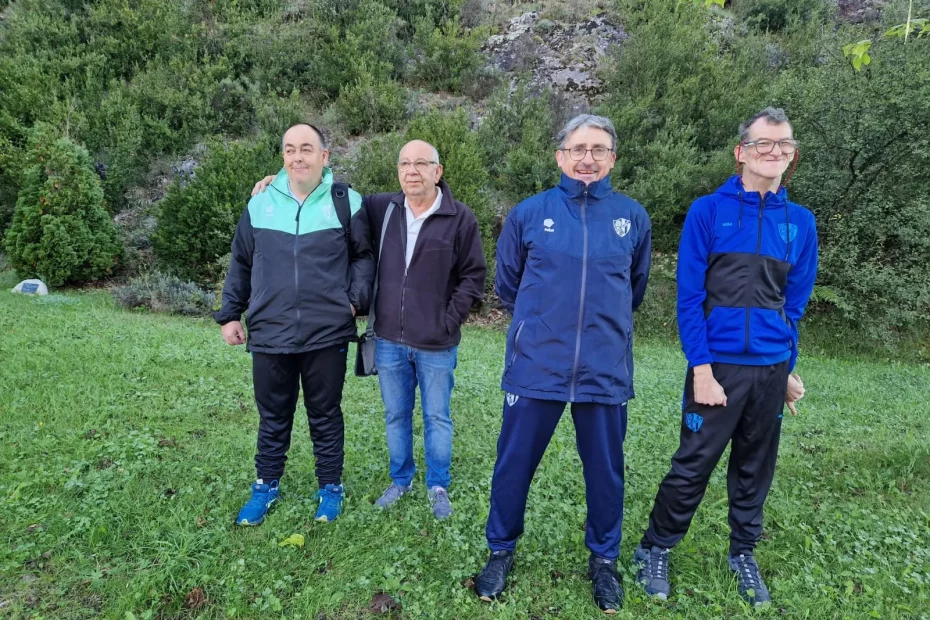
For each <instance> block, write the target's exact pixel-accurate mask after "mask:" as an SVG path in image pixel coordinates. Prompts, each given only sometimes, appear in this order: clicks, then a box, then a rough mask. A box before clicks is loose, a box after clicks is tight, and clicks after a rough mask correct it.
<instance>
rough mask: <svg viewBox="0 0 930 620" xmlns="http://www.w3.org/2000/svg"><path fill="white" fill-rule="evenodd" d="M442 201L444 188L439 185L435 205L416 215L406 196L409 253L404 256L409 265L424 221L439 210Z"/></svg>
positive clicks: (405, 209)
mask: <svg viewBox="0 0 930 620" xmlns="http://www.w3.org/2000/svg"><path fill="white" fill-rule="evenodd" d="M440 203H442V190H441V189H439V188H438V187H437V188H436V200H434V201H433V206H432V207H430V208H429V209H427V210H426V211H424V212H423V213H422V214H421V215H420V217H414V215H413V211H411V210H410V204H409V203H408V202H407V197H406V196H404V213H406V214H407V255H406V256H405V257H404V258H405V260H406V262H407V267H409V266H410V259H411V258H412V257H413V249H414V247H416V245H417V237H419V236H420V229H421V228H423V222H425V221H426V218H428V217H429V216H431V215H432V214H433V213H436V211H438V210H439V205H440Z"/></svg>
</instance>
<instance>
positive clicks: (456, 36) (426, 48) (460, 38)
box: [413, 17, 487, 93]
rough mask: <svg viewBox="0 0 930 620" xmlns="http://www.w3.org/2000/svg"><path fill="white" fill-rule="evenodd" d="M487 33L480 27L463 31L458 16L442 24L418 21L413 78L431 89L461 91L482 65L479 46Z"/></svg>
mask: <svg viewBox="0 0 930 620" xmlns="http://www.w3.org/2000/svg"><path fill="white" fill-rule="evenodd" d="M486 34H487V33H486V32H485V29H481V28H476V29H473V30H471V31H469V32H465V31H464V30H463V29H462V27H461V25H460V23H459V19H458V17H455V18H453V19H450V20H448V21H446V22H445V23H443V24H442V26H436V25H434V24H433V22H432V20H430V19H429V18H426V17H424V18H421V19H419V20H417V22H416V32H415V35H414V46H415V48H416V51H415V54H416V63H415V66H414V70H413V74H414V79H415V80H416V82H417V83H418V84H420V85H421V86H423V87H425V88H429V89H430V90H447V91H451V92H454V93H460V92H462V90H463V88H464V85H465V84H467V83H468V82H469V80H471V79H472V77H473V76H474V74H475V73H476V71H478V69H479V68H480V67H481V66H482V65H483V64H484V58H483V56H482V55H481V52H480V49H481V43H482V42H483V41H484V38H485V35H486Z"/></svg>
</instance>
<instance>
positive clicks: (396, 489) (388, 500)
mask: <svg viewBox="0 0 930 620" xmlns="http://www.w3.org/2000/svg"><path fill="white" fill-rule="evenodd" d="M412 488H413V485H412V484H411V485H409V486H406V487H402V486H400V485H397V484H394V483H393V482H392V483H391V486H389V487H388V488H387V489H385V490H384V493H382V494H381V497H379V498H378V501H376V502H375V506H377V507H378V508H380V509H381V510H385V509H387V508H390V507H391V506H392V505H393V504H394V502H396V501H397V500H399V499H400V498H401V497H403V496H404V495H405V494H407V493H409V492H410V490H411V489H412Z"/></svg>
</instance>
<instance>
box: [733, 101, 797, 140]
mask: <svg viewBox="0 0 930 620" xmlns="http://www.w3.org/2000/svg"><path fill="white" fill-rule="evenodd" d="M760 118H764V119H765V120H766V122H767V123H768V124H769V125H781V124H782V123H788V124H789V125H790V124H791V121H789V120H788V115H787V114H785V111H784V110H783V109H781V108H773V107H771V106H769V107H767V108H765V109H763V110H762V111H761V112H757V113H756V114H755V115H753V117H752V118H750V119H749V120H748V121H746V122H745V123H743V124H742V125H740V126H739V141H740V144H742V143H743V142H746V141H747V140H749V128H750V127H752V124H753V123H755V122H756V121H757V120H759V119H760Z"/></svg>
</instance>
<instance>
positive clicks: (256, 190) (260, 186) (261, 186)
mask: <svg viewBox="0 0 930 620" xmlns="http://www.w3.org/2000/svg"><path fill="white" fill-rule="evenodd" d="M272 181H274V176H273V175H272V176H267V177H265V178H264V179H262V180H261V181H259V182H258V183H256V184H255V187H253V188H252V195H253V196H258V195H259V194H260V193H262V192H263V191H265V188H266V187H268V186H269V185H271V182H272Z"/></svg>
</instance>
